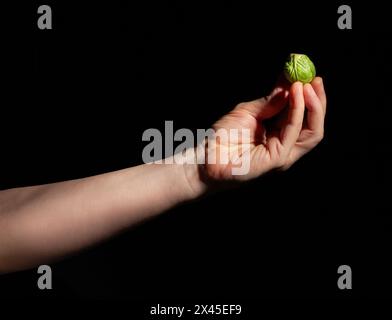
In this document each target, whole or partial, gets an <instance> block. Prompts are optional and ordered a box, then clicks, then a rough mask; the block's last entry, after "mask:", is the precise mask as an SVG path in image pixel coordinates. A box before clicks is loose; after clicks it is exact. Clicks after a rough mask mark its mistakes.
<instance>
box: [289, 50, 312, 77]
mask: <svg viewBox="0 0 392 320" xmlns="http://www.w3.org/2000/svg"><path fill="white" fill-rule="evenodd" d="M284 75H285V77H286V79H287V80H289V81H290V82H291V83H293V82H296V81H301V82H302V83H309V82H311V81H312V80H313V79H314V77H315V76H316V68H315V67H314V64H313V62H312V61H311V60H310V59H309V57H308V56H307V55H306V54H299V53H291V54H290V56H289V58H288V59H287V61H286V63H285V65H284Z"/></svg>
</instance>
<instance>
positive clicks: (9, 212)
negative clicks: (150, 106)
mask: <svg viewBox="0 0 392 320" xmlns="http://www.w3.org/2000/svg"><path fill="white" fill-rule="evenodd" d="M204 190H205V187H204V185H203V184H202V183H201V182H200V180H199V176H198V172H197V167H196V165H176V164H151V165H141V166H137V167H133V168H129V169H124V170H120V171H116V172H111V173H107V174H103V175H98V176H94V177H89V178H84V179H79V180H72V181H66V182H61V183H55V184H49V185H43V186H35V187H27V188H18V189H11V190H6V191H2V192H0V272H7V271H13V270H17V269H22V268H26V267H31V266H35V265H37V264H40V263H44V262H48V261H50V260H51V259H54V258H58V257H61V256H63V255H66V254H69V253H72V252H75V251H77V250H80V249H82V248H84V247H87V246H89V245H92V244H94V243H96V242H98V241H101V240H103V239H105V238H108V237H110V236H111V235H113V234H115V233H117V232H119V231H121V230H123V229H125V228H127V227H129V226H132V225H134V224H135V223H137V222H140V221H142V220H144V219H146V218H149V217H151V216H154V215H156V214H159V213H161V212H163V211H165V210H167V209H170V208H171V207H173V206H175V205H176V204H179V203H181V202H184V201H187V200H191V199H193V198H195V197H197V196H199V195H201V194H202V193H203V192H204Z"/></svg>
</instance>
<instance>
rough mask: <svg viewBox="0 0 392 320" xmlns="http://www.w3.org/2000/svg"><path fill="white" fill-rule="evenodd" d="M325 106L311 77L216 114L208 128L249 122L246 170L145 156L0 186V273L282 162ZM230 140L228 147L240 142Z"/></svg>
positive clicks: (308, 139)
mask: <svg viewBox="0 0 392 320" xmlns="http://www.w3.org/2000/svg"><path fill="white" fill-rule="evenodd" d="M305 109H306V110H307V112H306V114H305ZM325 112H326V95H325V91H324V86H323V82H322V79H321V78H320V77H317V78H315V79H314V80H313V81H312V83H311V84H305V85H303V84H301V83H299V82H296V83H294V84H292V85H290V84H288V83H287V82H285V81H279V82H278V84H277V85H276V87H275V88H274V90H273V91H272V92H271V94H270V95H269V96H268V97H265V98H261V99H257V100H254V101H250V102H245V103H240V104H239V105H237V106H236V107H235V108H234V109H233V110H232V111H231V112H230V113H229V114H227V115H225V116H223V117H222V118H221V119H220V120H218V121H217V122H216V123H215V124H214V126H213V128H214V129H220V128H223V129H230V128H248V129H250V132H251V143H250V145H247V147H250V150H251V151H250V152H251V153H250V155H251V162H250V170H249V172H248V173H247V174H245V175H238V176H235V175H232V172H231V164H230V163H229V164H206V165H198V164H144V165H140V166H136V167H131V168H128V169H123V170H119V171H115V172H111V173H106V174H102V175H97V176H93V177H88V178H83V179H78V180H71V181H65V182H59V183H54V184H47V185H40V186H32V187H24V188H15V189H10V190H4V191H0V273H7V272H13V271H17V270H23V269H27V268H32V267H35V266H38V265H40V264H44V263H50V262H51V261H54V260H56V259H59V258H63V257H64V256H67V255H70V254H72V253H74V252H77V251H80V250H82V249H83V248H86V247H89V246H91V245H94V244H96V243H98V242H100V241H103V240H105V239H107V238H109V237H111V236H113V235H115V234H117V233H119V232H121V231H123V230H126V229H127V228H129V227H131V226H133V225H135V224H137V223H139V222H142V221H144V220H146V219H148V218H151V217H153V216H156V215H158V214H160V213H162V212H165V211H167V210H168V209H170V208H172V207H174V206H176V205H178V204H180V203H184V202H187V201H191V200H194V199H197V198H200V197H201V196H203V195H205V194H208V193H209V192H210V191H211V190H212V189H216V188H218V189H219V188H220V186H224V185H225V184H227V183H228V181H232V180H234V181H245V180H250V179H254V178H257V177H260V176H262V175H263V174H265V173H267V172H269V171H271V170H275V169H279V170H286V169H288V168H289V167H290V166H291V165H293V163H295V162H296V161H297V160H298V159H299V158H301V157H302V156H303V155H304V154H306V153H307V152H309V151H310V150H312V149H313V148H314V147H315V146H316V145H317V144H318V143H319V142H320V141H321V139H322V137H323V132H324V118H325ZM268 121H270V123H269V124H268V125H267V122H268ZM237 143H238V145H236V146H234V147H238V148H242V147H244V146H242V145H241V141H238V142H237ZM216 147H217V148H218V149H219V148H227V146H225V145H224V144H218V145H217V146H216ZM231 147H232V146H231ZM230 150H233V149H232V148H230Z"/></svg>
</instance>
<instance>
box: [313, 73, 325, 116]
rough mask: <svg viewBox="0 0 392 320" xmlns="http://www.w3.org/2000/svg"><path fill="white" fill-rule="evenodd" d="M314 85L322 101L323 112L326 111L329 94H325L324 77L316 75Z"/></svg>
mask: <svg viewBox="0 0 392 320" xmlns="http://www.w3.org/2000/svg"><path fill="white" fill-rule="evenodd" d="M311 84H312V87H313V89H314V91H315V92H316V94H317V96H318V98H319V99H320V101H321V105H322V107H323V112H324V113H325V111H326V108H327V95H326V94H325V89H324V84H323V79H322V78H321V77H316V78H314V79H313V81H312V83H311Z"/></svg>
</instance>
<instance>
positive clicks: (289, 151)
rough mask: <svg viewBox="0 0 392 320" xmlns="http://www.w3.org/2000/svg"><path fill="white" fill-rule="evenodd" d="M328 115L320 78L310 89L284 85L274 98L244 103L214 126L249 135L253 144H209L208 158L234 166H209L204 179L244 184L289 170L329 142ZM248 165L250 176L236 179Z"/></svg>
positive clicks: (239, 141)
mask: <svg viewBox="0 0 392 320" xmlns="http://www.w3.org/2000/svg"><path fill="white" fill-rule="evenodd" d="M305 109H306V110H307V112H306V117H305ZM325 112H326V94H325V91H324V86H323V82H322V79H321V78H320V77H316V78H315V79H314V80H313V81H312V82H311V83H310V84H305V85H303V84H302V83H300V82H295V83H293V84H292V85H290V84H289V83H288V82H287V81H286V80H284V79H281V80H279V82H278V84H277V85H276V87H275V88H274V90H273V91H272V92H271V94H270V95H269V96H267V97H264V98H261V99H257V100H254V101H250V102H244V103H240V104H239V105H237V106H236V107H235V108H234V110H232V111H231V112H230V113H228V114H227V115H225V116H224V117H222V118H221V119H220V120H218V121H217V122H216V123H215V124H214V125H213V129H214V130H215V131H216V132H217V131H219V130H230V129H239V130H243V129H248V130H249V131H248V132H250V137H249V138H250V139H249V140H247V141H244V139H242V138H241V136H239V137H237V138H234V139H231V137H230V140H225V139H214V140H213V141H212V140H209V141H208V146H207V147H206V153H207V156H208V154H211V153H215V154H218V155H219V154H226V155H227V157H228V159H229V161H228V163H220V162H219V161H216V163H209V162H208V161H206V164H205V165H204V170H203V171H204V174H205V175H206V177H207V178H208V179H212V180H213V181H229V180H231V181H232V180H241V181H243V180H249V179H252V178H256V177H259V176H261V175H263V174H264V173H266V172H269V171H271V170H273V169H280V170H286V169H288V168H289V167H290V166H291V165H293V164H294V163H295V162H296V161H297V160H298V159H299V158H301V157H302V156H303V155H304V154H306V153H307V152H309V151H310V150H312V149H313V148H314V147H315V146H316V145H317V144H318V143H319V142H320V141H321V139H322V138H323V133H324V118H325ZM245 151H246V152H245ZM245 157H247V159H245ZM218 160H219V159H218ZM245 160H246V161H249V166H248V167H249V168H248V170H247V172H246V173H245V174H239V175H233V168H235V167H238V166H241V164H242V162H243V161H245Z"/></svg>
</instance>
